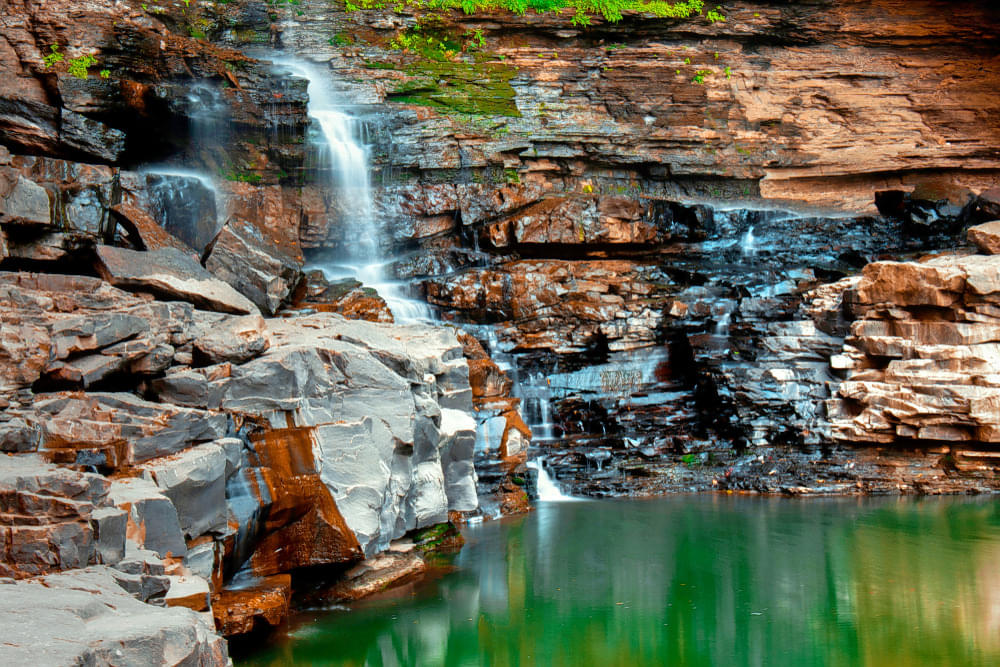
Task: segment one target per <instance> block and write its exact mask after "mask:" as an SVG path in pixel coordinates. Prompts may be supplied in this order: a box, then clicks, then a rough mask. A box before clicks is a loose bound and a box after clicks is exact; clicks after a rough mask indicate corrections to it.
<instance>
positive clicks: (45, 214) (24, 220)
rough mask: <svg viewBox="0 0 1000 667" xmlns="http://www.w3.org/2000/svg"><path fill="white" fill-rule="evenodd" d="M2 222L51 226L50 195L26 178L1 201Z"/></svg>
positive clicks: (22, 178)
mask: <svg viewBox="0 0 1000 667" xmlns="http://www.w3.org/2000/svg"><path fill="white" fill-rule="evenodd" d="M0 216H2V218H0V222H3V223H5V224H20V225H46V226H47V225H51V224H52V211H51V204H50V203H49V195H48V193H46V192H45V189H44V188H43V187H42V186H40V185H38V184H37V183H35V182H33V181H30V180H28V179H27V178H25V177H24V176H20V177H18V179H17V183H16V184H15V185H14V187H13V188H12V189H11V191H10V193H9V194H7V195H6V196H5V197H4V198H3V199H2V200H0Z"/></svg>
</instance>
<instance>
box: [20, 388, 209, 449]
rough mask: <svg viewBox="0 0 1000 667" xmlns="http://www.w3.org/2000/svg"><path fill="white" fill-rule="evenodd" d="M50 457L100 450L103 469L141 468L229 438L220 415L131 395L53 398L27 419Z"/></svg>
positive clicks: (36, 406)
mask: <svg viewBox="0 0 1000 667" xmlns="http://www.w3.org/2000/svg"><path fill="white" fill-rule="evenodd" d="M25 417H26V419H27V420H28V421H29V423H34V424H37V425H38V426H39V428H40V429H41V432H42V436H41V446H42V448H43V449H46V450H50V451H59V450H66V451H70V452H72V451H76V450H85V449H90V450H99V451H101V452H102V455H103V456H104V462H103V463H102V465H106V466H110V467H115V466H117V465H121V464H124V463H141V462H143V461H147V460H149V459H151V458H155V457H157V456H164V455H167V454H173V453H175V452H177V451H180V450H181V449H184V448H185V447H188V446H190V445H192V444H194V443H197V442H205V441H209V440H216V439H218V438H220V437H222V436H224V435H225V434H226V417H225V416H224V415H221V414H217V413H207V412H204V411H201V410H192V409H188V408H180V407H177V406H172V405H168V404H163V403H153V402H150V401H144V400H142V399H140V398H137V397H135V396H133V395H131V394H125V393H98V392H92V393H89V394H73V393H69V394H54V395H50V396H49V397H47V398H45V399H43V400H41V401H37V402H35V403H34V404H33V405H32V411H31V413H28V414H26V415H25Z"/></svg>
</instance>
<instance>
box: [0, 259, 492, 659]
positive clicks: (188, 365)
mask: <svg viewBox="0 0 1000 667" xmlns="http://www.w3.org/2000/svg"><path fill="white" fill-rule="evenodd" d="M120 252H130V251H120ZM157 252H164V251H162V250H161V251H149V252H145V253H142V252H135V255H136V256H137V260H138V261H142V260H143V259H144V258H145V256H147V255H153V254H155V253H157ZM171 252H177V253H179V252H180V251H175V250H172V251H171ZM178 256H180V255H178ZM0 285H2V290H3V293H4V296H5V302H8V303H9V304H10V307H9V308H8V309H7V310H6V311H5V313H4V317H3V321H2V323H0V327H2V330H0V334H2V335H0V341H2V347H0V360H2V363H3V364H4V374H3V377H4V385H3V386H2V395H0V400H2V401H3V405H4V406H5V410H4V415H3V419H2V421H0V429H2V430H0V433H2V434H3V447H4V451H5V452H9V453H4V454H3V455H2V458H0V501H2V502H3V507H2V508H0V514H2V516H3V517H6V518H5V519H4V521H3V524H6V525H3V524H0V536H2V537H3V539H2V541H0V544H2V545H3V551H2V552H0V568H2V570H0V571H2V573H3V575H4V576H16V577H19V578H20V577H29V576H37V575H42V574H46V573H49V572H54V571H62V570H72V569H74V568H82V567H87V566H89V565H93V564H97V563H108V564H112V565H114V566H115V567H116V568H119V569H117V570H115V574H114V575H113V576H114V577H115V578H116V581H118V583H119V584H120V585H121V586H122V587H124V588H125V589H126V590H128V591H129V592H130V593H132V594H134V595H135V596H136V597H138V598H139V599H142V600H149V599H157V598H163V599H164V600H165V602H166V604H167V605H168V606H182V607H188V608H190V609H194V610H196V611H209V610H210V609H209V606H208V600H209V599H210V598H211V599H215V600H216V602H217V603H218V601H219V600H222V603H223V604H229V603H230V602H232V603H233V604H234V607H233V608H232V609H228V610H226V611H224V612H219V613H218V614H217V618H218V619H219V623H220V627H221V628H223V629H224V630H226V631H227V632H228V631H233V632H242V631H248V630H251V629H253V628H255V627H259V625H258V624H259V623H265V624H269V625H275V624H277V623H278V622H280V619H281V618H282V617H283V614H284V613H286V612H287V607H288V599H289V596H290V593H291V589H290V587H289V585H288V584H287V582H286V583H285V584H284V585H283V586H278V587H277V588H275V587H274V586H264V587H263V588H259V587H258V588H253V587H251V589H252V590H255V591H257V592H256V593H253V594H251V593H249V592H247V591H248V590H250V589H246V590H244V589H241V591H242V592H240V593H239V594H236V593H234V594H232V595H230V594H228V593H226V592H225V589H224V583H225V582H226V581H228V580H229V579H231V578H233V577H236V578H238V579H239V580H243V579H246V578H252V577H268V578H273V577H275V576H278V577H280V576H281V575H283V574H285V573H288V572H291V571H300V570H303V569H304V568H314V569H315V568H317V567H320V566H331V565H341V564H346V563H352V562H355V561H359V560H361V559H362V558H363V557H364V556H365V555H366V554H367V555H369V556H374V555H376V554H377V553H379V552H380V551H382V550H384V549H385V548H387V546H388V544H389V542H390V541H391V540H394V539H397V538H400V537H402V536H404V535H405V534H406V533H408V532H410V531H413V530H416V529H421V528H426V527H429V526H433V525H436V524H439V523H444V522H447V521H448V518H449V512H450V511H471V510H475V509H476V507H477V506H478V501H477V499H476V496H475V471H474V469H473V467H472V463H471V459H472V448H471V446H468V444H467V443H468V442H471V440H472V439H473V438H474V432H473V429H474V424H473V425H472V426H468V425H464V424H465V422H468V423H470V424H471V423H472V419H471V417H469V416H468V413H469V412H471V410H472V402H471V401H472V392H471V390H470V388H469V379H468V378H469V369H468V364H467V361H466V359H465V358H464V356H463V354H462V352H463V348H462V345H461V344H460V343H459V342H458V340H457V338H456V334H455V333H454V332H453V331H452V330H449V329H444V328H432V327H426V326H407V327H398V326H394V325H384V324H372V323H366V322H358V321H349V320H345V319H344V318H343V317H341V316H340V315H336V314H333V313H315V314H311V315H299V316H297V317H296V316H292V317H287V318H284V319H276V320H264V319H263V318H261V317H259V316H256V315H249V316H237V315H231V314H225V313H218V312H208V311H201V310H198V309H196V308H195V307H194V306H193V305H192V304H190V303H183V302H164V301H156V300H155V299H154V298H153V296H152V295H150V294H148V293H147V294H133V293H129V292H125V291H122V290H119V289H117V288H115V287H112V286H111V285H109V284H108V283H105V282H102V281H100V280H98V279H95V278H86V277H74V276H59V275H47V274H28V273H2V274H0ZM154 293H155V294H156V295H158V296H160V297H163V296H164V295H165V292H164V291H162V290H154ZM102 384H103V385H105V387H106V388H108V389H110V388H114V389H115V391H100V390H99V389H100V388H101V385H102ZM112 385H113V387H112ZM139 394H142V396H144V397H145V398H141V397H140V396H139ZM455 414H461V415H464V420H465V421H463V420H461V419H460V420H458V423H460V424H463V425H461V426H459V427H457V428H456V426H455V425H454V424H455V423H456V418H455V417H454V416H453V415H455ZM443 415H444V416H443ZM448 415H452V416H448ZM462 429H465V430H462ZM234 436H235V437H234ZM459 436H461V437H462V438H464V440H462V439H461V438H459ZM43 459H47V460H48V461H51V462H54V463H59V464H64V465H69V466H86V467H87V468H88V469H91V470H98V471H100V472H102V473H105V474H109V473H112V472H114V473H115V479H114V481H112V482H110V483H109V481H108V480H107V479H106V478H105V477H103V476H102V475H100V474H90V473H80V472H74V471H72V470H69V469H65V468H61V467H58V466H56V465H52V464H50V463H46V462H45V461H44V460H43ZM258 589H259V590H258ZM269 591H270V592H269ZM274 591H277V592H276V593H274ZM164 594H165V596H164ZM275 595H276V596H277V597H276V598H275V600H279V601H280V600H284V602H283V603H282V604H277V606H275V605H272V604H270V603H267V604H264V603H265V602H266V601H267V600H270V599H271V598H272V597H274V596H275ZM240 600H242V602H240ZM241 609H242V610H243V611H240V610H241ZM256 609H265V610H267V611H266V612H260V611H256ZM261 614H262V615H261ZM258 617H259V618H261V619H263V620H260V621H258V620H255V619H257V618H258ZM136 631H137V632H138V630H136ZM171 650H173V649H171Z"/></svg>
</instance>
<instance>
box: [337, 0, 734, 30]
mask: <svg viewBox="0 0 1000 667" xmlns="http://www.w3.org/2000/svg"><path fill="white" fill-rule="evenodd" d="M345 7H346V9H347V10H348V11H357V10H359V9H384V8H386V7H390V8H392V9H428V10H449V9H459V10H461V11H463V12H465V13H466V14H475V13H478V12H487V11H508V12H511V13H513V14H519V15H521V14H525V13H526V12H527V11H528V10H529V9H530V10H533V11H534V12H535V13H536V14H545V13H548V12H562V11H563V10H566V9H571V10H573V18H572V19H571V20H570V22H571V23H572V24H573V25H582V26H586V25H590V19H591V17H594V16H601V17H603V18H604V19H605V20H607V21H610V22H611V23H617V22H618V21H621V20H622V13H623V12H643V13H648V14H653V15H654V16H658V17H660V18H675V19H687V18H691V17H692V16H698V15H701V13H702V12H703V11H704V9H705V2H704V0H682V1H680V2H667V1H665V0H394V1H390V0H347V2H346V4H345ZM719 9H721V7H720V6H717V7H716V8H715V9H713V10H710V11H709V12H708V13H707V14H706V15H705V18H706V19H707V20H708V21H709V22H710V23H717V22H719V21H725V20H726V18H725V16H723V15H722V14H721V13H720V12H719V11H718V10H719Z"/></svg>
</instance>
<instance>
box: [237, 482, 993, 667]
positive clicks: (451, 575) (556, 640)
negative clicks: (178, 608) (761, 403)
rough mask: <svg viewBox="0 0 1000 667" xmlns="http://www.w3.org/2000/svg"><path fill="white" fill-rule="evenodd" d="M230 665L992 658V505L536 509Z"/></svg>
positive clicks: (722, 499) (721, 499)
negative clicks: (400, 584)
mask: <svg viewBox="0 0 1000 667" xmlns="http://www.w3.org/2000/svg"><path fill="white" fill-rule="evenodd" d="M463 532H464V533H465V536H466V540H467V543H466V546H465V548H464V549H463V550H462V551H461V553H460V554H459V555H457V556H456V557H455V558H454V561H453V564H454V568H455V569H454V570H453V571H451V572H448V573H447V574H442V575H440V576H437V577H432V578H431V579H430V580H428V581H425V582H424V583H422V584H420V585H418V586H415V587H411V588H406V589H402V590H401V591H398V592H396V593H394V594H386V595H385V596H383V597H381V598H380V599H372V600H366V601H363V602H361V603H356V604H354V605H352V606H351V607H350V608H344V609H335V610H328V611H314V612H303V613H301V614H299V615H297V616H296V617H295V618H294V619H293V620H292V623H291V624H290V628H289V636H288V637H287V638H282V639H277V640H275V641H273V642H272V643H271V644H270V645H269V646H268V647H266V648H264V649H263V650H259V651H258V652H257V653H255V654H254V655H252V656H251V659H249V660H246V661H237V663H238V664H246V665H272V666H275V665H308V664H313V665H373V666H374V665H386V666H389V665H494V666H499V665H622V666H635V665H685V666H690V665H768V666H770V665H796V666H802V665H893V666H895V665H1000V501H997V500H994V499H971V500H969V499H964V498H963V499H947V498H946V499H923V500H895V499H892V500H885V499H836V500H794V499H781V498H746V497H734V496H714V495H713V496H687V497H670V498H665V499H658V500H648V501H622V500H617V501H594V502H578V503H549V504H544V503H543V504H541V506H540V507H539V508H538V510H537V511H536V512H534V513H532V514H529V515H527V516H522V517H516V518H512V519H507V520H504V521H499V522H491V523H486V524H483V525H480V526H473V527H469V528H467V529H465V530H464V531H463Z"/></svg>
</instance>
